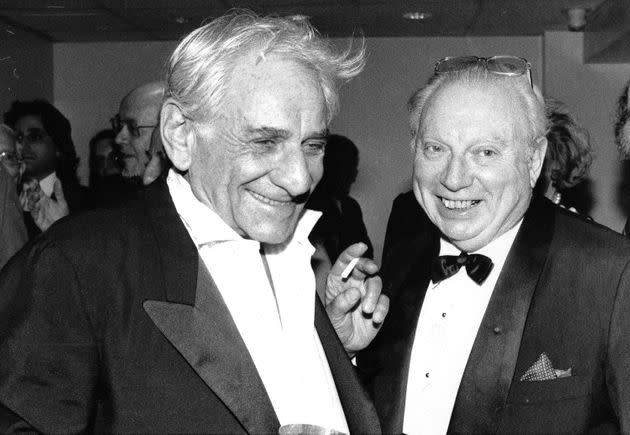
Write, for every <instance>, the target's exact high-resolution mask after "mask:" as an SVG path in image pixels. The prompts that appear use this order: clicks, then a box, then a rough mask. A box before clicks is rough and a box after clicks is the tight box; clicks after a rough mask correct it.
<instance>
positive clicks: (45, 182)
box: [39, 172, 57, 197]
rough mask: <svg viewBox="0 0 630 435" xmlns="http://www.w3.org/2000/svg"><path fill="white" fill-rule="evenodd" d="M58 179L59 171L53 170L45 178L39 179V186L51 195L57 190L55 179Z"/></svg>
mask: <svg viewBox="0 0 630 435" xmlns="http://www.w3.org/2000/svg"><path fill="white" fill-rule="evenodd" d="M56 180H57V173H56V172H51V173H50V174H48V175H46V176H45V177H44V178H42V179H41V180H39V187H41V189H42V191H43V192H44V193H45V194H46V196H48V197H50V195H52V194H53V191H54V190H55V181H56Z"/></svg>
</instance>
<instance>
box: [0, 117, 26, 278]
mask: <svg viewBox="0 0 630 435" xmlns="http://www.w3.org/2000/svg"><path fill="white" fill-rule="evenodd" d="M23 169H24V164H23V163H22V160H21V159H20V157H19V156H18V154H17V150H16V148H15V133H14V132H13V130H12V129H11V128H10V127H9V126H7V125H4V124H0V269H2V267H3V266H4V264H5V263H6V262H7V261H8V260H9V258H11V257H12V256H13V254H15V253H16V252H17V251H18V250H19V249H20V248H21V247H22V246H24V243H26V240H27V238H28V236H27V234H26V227H25V226H24V219H23V217H22V207H21V206H20V202H19V200H18V196H17V187H18V183H19V181H20V175H21V173H22V170H23Z"/></svg>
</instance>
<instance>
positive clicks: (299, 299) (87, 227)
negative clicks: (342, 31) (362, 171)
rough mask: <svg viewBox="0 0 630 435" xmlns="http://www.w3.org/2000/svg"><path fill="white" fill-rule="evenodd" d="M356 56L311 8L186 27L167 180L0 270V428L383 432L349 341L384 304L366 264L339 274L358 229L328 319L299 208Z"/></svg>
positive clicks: (70, 225) (175, 67)
mask: <svg viewBox="0 0 630 435" xmlns="http://www.w3.org/2000/svg"><path fill="white" fill-rule="evenodd" d="M363 59H364V52H363V50H362V49H360V50H358V51H356V52H354V54H350V53H348V54H341V55H340V54H336V53H334V52H333V51H332V49H331V48H330V46H329V45H328V44H327V43H325V42H324V41H322V40H321V39H320V37H319V36H318V35H317V33H316V32H315V31H314V30H313V29H312V28H311V27H310V26H309V25H308V24H307V23H304V22H297V21H293V20H290V19H283V18H261V17H257V16H255V15H252V14H248V13H238V12H237V13H233V14H231V15H228V16H225V17H221V18H218V19H216V20H214V21H212V22H210V23H208V24H206V25H205V26H203V27H201V28H199V29H197V30H196V31H194V32H193V33H191V34H190V35H188V36H187V37H186V38H185V39H184V40H183V41H182V42H181V44H180V45H179V46H178V47H177V49H176V50H175V52H174V53H173V55H172V57H171V60H170V63H169V68H168V75H167V90H166V99H165V102H164V103H163V106H162V111H161V119H160V129H161V136H162V139H163V142H164V146H165V149H166V152H167V154H168V156H169V158H170V159H171V161H172V162H173V165H174V169H173V170H171V171H170V172H169V175H168V177H167V179H166V180H162V179H161V178H160V179H158V181H157V182H155V183H152V184H151V186H149V187H148V188H147V190H146V193H145V194H144V195H141V196H142V197H141V198H139V199H137V200H135V201H133V202H131V203H129V204H126V205H121V206H120V207H119V208H116V207H114V208H112V209H111V210H106V211H100V212H93V213H91V214H85V215H81V216H77V217H76V218H71V219H68V220H67V221H66V222H64V223H62V224H59V225H55V226H53V227H52V228H51V229H50V230H49V231H48V232H47V233H45V234H44V235H43V236H42V237H40V238H38V239H37V240H36V241H35V242H34V243H33V244H31V245H30V247H29V249H27V250H23V251H22V252H21V253H20V254H18V256H17V257H15V259H14V260H13V261H12V262H11V263H10V265H9V267H8V269H7V270H6V271H5V273H4V275H3V276H1V277H0V282H1V283H2V284H1V285H0V403H1V404H2V405H4V407H5V409H4V410H3V411H4V414H3V415H2V416H1V417H0V428H1V430H0V431H1V432H3V433H5V432H11V431H17V430H22V429H24V428H34V429H35V430H37V431H41V432H45V433H75V432H85V431H90V430H91V429H92V428H93V427H94V426H95V424H96V425H97V428H98V429H99V430H103V431H105V432H110V433H112V432H113V433H125V432H127V433H129V432H131V433H230V434H236V433H277V432H278V429H279V427H280V426H281V425H288V424H300V423H306V424H311V425H318V426H323V427H325V428H330V429H335V430H338V431H340V432H353V433H374V432H380V427H379V423H378V419H377V416H376V412H375V410H374V408H373V405H372V404H371V402H370V401H369V399H368V396H367V393H366V392H365V391H364V390H363V389H362V387H361V385H360V383H359V380H358V378H357V377H356V374H355V373H354V370H353V367H352V365H351V364H350V361H349V359H348V357H347V355H346V352H345V350H344V346H345V347H346V348H347V349H348V350H350V351H352V350H353V349H356V348H358V347H361V346H363V345H364V344H365V342H366V341H368V340H370V339H371V338H373V336H374V335H375V333H376V330H377V327H378V324H379V323H380V322H382V320H383V318H384V315H385V313H386V311H387V304H386V298H383V297H380V298H379V293H380V281H379V278H377V277H371V276H369V275H372V274H374V273H375V272H376V270H377V267H376V265H375V264H374V263H373V262H371V261H370V260H367V259H363V260H361V261H360V262H359V263H358V265H357V267H356V268H355V269H354V271H353V272H352V275H351V277H350V278H349V279H348V280H347V281H342V280H341V278H340V276H339V275H340V274H341V271H342V270H343V269H344V267H345V266H346V265H347V264H348V263H349V262H350V260H351V257H353V256H354V257H358V256H360V255H361V254H362V252H363V251H364V249H365V247H360V246H359V247H357V246H353V247H350V248H349V249H348V250H346V251H345V252H344V253H342V255H341V256H340V260H339V261H338V262H337V264H336V265H335V267H333V271H332V272H331V273H332V275H331V277H330V279H329V280H328V281H329V283H330V285H331V288H330V289H329V290H330V291H329V294H334V295H337V296H336V297H335V298H334V299H333V300H332V301H331V302H330V303H329V305H328V306H327V311H328V314H329V315H330V317H331V319H334V321H335V327H336V329H334V328H333V327H332V325H331V323H330V321H329V320H328V317H327V316H326V312H325V310H324V307H323V306H322V305H321V304H319V303H318V301H317V300H316V296H315V284H314V277H313V273H312V271H311V269H310V263H309V258H310V255H311V254H312V252H313V247H312V246H311V245H310V244H309V243H308V238H307V237H308V233H309V231H310V229H311V228H312V226H313V225H314V223H315V221H316V220H317V214H313V213H315V212H312V211H311V212H309V211H308V210H305V209H304V204H305V202H306V200H307V198H308V196H309V194H310V193H311V192H312V190H313V189H314V187H315V185H316V184H317V182H318V181H319V179H320V178H321V174H322V159H323V154H324V147H325V144H326V135H327V128H328V125H329V123H330V121H331V119H332V117H333V115H334V113H335V111H336V108H337V103H338V97H337V93H336V86H335V83H336V82H337V81H338V80H340V79H349V78H351V77H353V76H355V75H356V74H357V73H358V72H359V71H360V70H361V68H362V66H363ZM357 287H358V288H357ZM361 298H362V302H361ZM337 334H339V336H340V337H343V339H342V341H341V342H340V341H339V339H338V338H337ZM98 404H100V406H97V405H98ZM95 422H96V423H95Z"/></svg>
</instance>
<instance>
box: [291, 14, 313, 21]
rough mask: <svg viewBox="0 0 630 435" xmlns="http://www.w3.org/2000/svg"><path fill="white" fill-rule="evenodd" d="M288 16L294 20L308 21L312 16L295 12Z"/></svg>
mask: <svg viewBox="0 0 630 435" xmlns="http://www.w3.org/2000/svg"><path fill="white" fill-rule="evenodd" d="M287 18H288V19H290V20H293V21H308V20H309V19H310V18H311V17H309V16H308V15H304V14H293V15H289V16H288V17H287Z"/></svg>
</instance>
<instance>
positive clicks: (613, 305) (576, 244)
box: [358, 199, 630, 434]
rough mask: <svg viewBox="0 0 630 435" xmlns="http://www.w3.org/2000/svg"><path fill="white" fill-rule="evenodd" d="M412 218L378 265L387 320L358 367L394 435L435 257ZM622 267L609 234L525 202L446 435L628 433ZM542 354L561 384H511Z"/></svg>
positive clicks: (421, 223) (628, 297) (629, 348)
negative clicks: (562, 373)
mask: <svg viewBox="0 0 630 435" xmlns="http://www.w3.org/2000/svg"><path fill="white" fill-rule="evenodd" d="M408 206H409V207H411V205H409V204H408ZM417 207H419V206H417ZM415 213H418V216H420V218H419V219H417V220H416V221H415V222H414V228H415V229H414V230H413V231H409V232H408V233H407V236H405V237H400V238H399V239H398V241H397V242H394V244H393V245H391V249H390V250H389V252H388V254H387V255H386V257H385V259H384V264H383V269H382V270H383V281H384V291H385V292H386V293H388V294H389V295H390V297H391V305H390V307H391V308H390V312H389V314H388V317H387V320H386V321H385V323H384V325H383V327H382V329H381V331H380V332H379V334H378V335H377V337H376V339H375V340H374V342H373V343H372V344H371V345H370V347H369V348H368V349H366V350H365V351H364V352H362V353H361V354H360V355H359V357H358V365H359V368H360V371H361V373H362V376H364V377H365V380H366V382H367V384H368V386H369V389H370V392H371V393H372V394H373V398H374V401H375V405H376V407H377V412H378V414H379V417H380V419H381V424H382V427H383V431H384V432H385V433H400V432H402V429H403V418H404V412H405V394H406V388H407V377H408V371H409V363H410V357H411V347H412V344H413V339H414V334H415V329H416V326H417V323H418V317H419V314H420V308H421V306H422V301H423V298H424V294H425V292H426V289H427V285H428V284H429V280H430V276H429V274H430V264H431V260H432V259H433V258H434V257H435V256H437V255H438V253H439V237H440V234H439V232H438V230H437V228H436V227H435V226H434V225H433V224H432V223H431V222H430V221H429V219H428V218H427V216H426V215H425V214H424V213H423V212H422V211H421V210H420V211H419V210H417V209H416V211H415ZM629 262H630V243H628V241H627V240H626V239H624V238H623V237H621V236H620V235H619V234H617V233H614V232H613V231H611V230H609V229H607V228H604V227H602V226H599V225H597V224H593V223H591V222H587V221H586V220H584V219H583V218H581V217H580V216H578V215H576V214H573V213H571V212H568V211H565V210H563V209H561V208H559V207H556V206H554V205H553V204H551V203H550V202H548V201H547V200H544V199H536V200H534V201H533V202H532V204H531V206H530V208H529V210H528V211H527V213H526V215H525V218H524V221H523V224H522V225H521V228H520V230H519V232H518V234H517V236H516V239H515V241H514V244H513V245H512V248H511V250H510V252H509V254H508V257H507V260H506V262H505V264H504V267H503V269H502V271H501V274H500V276H499V279H498V281H497V284H496V286H495V289H494V292H493V294H492V297H491V299H490V302H489V305H488V308H487V310H486V313H485V315H484V318H483V321H482V324H481V326H480V328H479V331H478V333H477V336H476V339H475V342H474V345H473V348H472V351H471V354H470V357H469V359H468V362H467V365H466V369H465V372H464V375H463V378H462V381H461V383H460V387H459V391H458V393H457V398H456V401H455V406H454V410H453V414H452V416H451V421H450V426H449V432H451V433H505V434H512V433H584V432H588V431H590V430H598V431H601V432H607V431H609V432H613V433H614V432H617V431H619V430H620V429H621V430H622V431H624V432H628V431H630V270H628V269H629V267H628V263H629ZM543 352H545V353H547V355H548V356H549V358H550V359H551V361H552V363H553V365H554V368H556V369H568V368H571V370H572V376H571V377H568V378H560V379H554V380H549V381H535V382H521V381H520V378H521V376H522V375H523V374H524V373H525V372H526V371H527V369H528V368H529V367H530V366H531V365H532V364H533V363H534V362H535V361H536V359H537V358H538V357H539V356H540V355H541V354H542V353H543ZM406 412H413V410H409V409H408V410H407V411H406Z"/></svg>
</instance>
